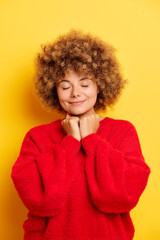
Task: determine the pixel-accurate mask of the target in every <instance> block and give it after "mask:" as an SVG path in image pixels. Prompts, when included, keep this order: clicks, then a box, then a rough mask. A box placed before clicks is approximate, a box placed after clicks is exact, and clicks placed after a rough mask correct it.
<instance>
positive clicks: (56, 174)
mask: <svg viewBox="0 0 160 240" xmlns="http://www.w3.org/2000/svg"><path fill="white" fill-rule="evenodd" d="M48 144H49V143H48ZM79 149H80V142H79V141H78V140H77V139H75V138H74V137H72V136H71V135H66V136H64V138H63V139H62V141H61V143H60V144H53V146H52V148H51V149H50V150H45V151H43V152H41V151H40V150H39V148H38V146H37V145H36V142H35V140H33V138H32V136H31V134H30V133H29V132H28V133H27V134H26V136H25V138H24V140H23V143H22V146H21V151H20V154H19V157H18V159H17V161H16V162H15V164H14V165H13V167H12V173H11V178H12V180H13V182H14V185H15V188H16V190H17V192H18V194H19V196H20V198H21V200H22V201H23V203H24V205H25V206H26V207H27V208H28V209H29V210H30V212H31V213H32V214H34V215H37V216H46V217H48V216H54V215H57V214H58V213H59V212H60V211H61V209H62V207H63V206H64V204H65V201H66V199H67V194H68V192H69V187H70V185H71V181H72V178H73V173H74V168H75V167H76V159H75V156H76V155H77V154H78V152H79Z"/></svg>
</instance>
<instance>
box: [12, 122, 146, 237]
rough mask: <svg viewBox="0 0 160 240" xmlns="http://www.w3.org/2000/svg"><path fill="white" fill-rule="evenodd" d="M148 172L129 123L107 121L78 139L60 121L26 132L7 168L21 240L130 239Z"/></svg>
mask: <svg viewBox="0 0 160 240" xmlns="http://www.w3.org/2000/svg"><path fill="white" fill-rule="evenodd" d="M149 174H150V168H149V167H148V165H147V164H146V163H145V161H144V157H143V154H142V151H141V147H140V143H139V139H138V135H137V132H136V129H135V127H134V126H133V124H132V123H130V122H129V121H126V120H119V119H112V118H109V117H106V118H104V119H103V120H101V121H100V126H99V129H98V131H97V133H92V134H90V135H88V136H86V137H84V138H83V139H82V140H81V141H78V140H77V139H75V138H74V137H72V136H71V135H66V134H65V133H64V131H63V128H62V127H61V119H58V120H56V121H54V122H51V123H49V124H44V125H40V126H36V127H34V128H32V129H30V130H29V131H28V132H27V134H26V136H25V138H24V140H23V143H22V147H21V151H20V154H19V157H18V159H17V161H16V162H15V164H14V165H13V167H12V174H11V177H12V180H13V182H14V185H15V188H16V189H17V192H18V194H19V196H20V198H21V200H22V201H23V203H24V205H25V206H26V207H27V208H28V210H29V212H28V219H27V220H26V221H25V222H24V224H23V228H24V231H25V234H24V240H131V239H132V238H133V235H134V226H133V224H132V220H131V217H130V213H129V212H130V210H131V209H132V208H134V207H135V206H136V204H137V203H138V201H139V198H140V196H141V194H142V192H143V191H144V189H145V187H146V184H147V181H148V177H149Z"/></svg>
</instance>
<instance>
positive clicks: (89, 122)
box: [80, 113, 99, 139]
mask: <svg viewBox="0 0 160 240" xmlns="http://www.w3.org/2000/svg"><path fill="white" fill-rule="evenodd" d="M98 128H99V115H98V114H95V113H91V114H89V115H87V116H84V117H83V116H82V117H80V136H81V139H82V138H84V137H86V136H88V135H89V134H91V133H96V132H97V130H98Z"/></svg>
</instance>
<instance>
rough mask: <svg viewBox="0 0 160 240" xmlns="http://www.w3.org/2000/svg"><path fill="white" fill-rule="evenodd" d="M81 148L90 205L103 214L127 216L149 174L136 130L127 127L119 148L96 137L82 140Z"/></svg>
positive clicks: (91, 135) (92, 136) (130, 125)
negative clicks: (84, 157) (84, 155)
mask: <svg viewBox="0 0 160 240" xmlns="http://www.w3.org/2000/svg"><path fill="white" fill-rule="evenodd" d="M82 146H83V149H84V151H85V153H86V161H85V171H86V176H87V182H88V186H89V192H90V197H91V200H92V202H93V203H94V204H95V206H96V207H97V208H98V209H99V210H100V211H102V212H106V213H123V212H129V211H130V210H131V209H132V208H133V207H135V205H136V204H137V203H138V200H139V198H140V195H141V194H142V192H143V191H144V189H145V187H146V184H147V181H148V177H149V174H150V168H149V167H148V165H147V164H146V163H145V161H144V157H143V155H142V152H141V147H140V143H139V139H138V135H137V132H136V129H135V127H134V126H133V125H132V124H131V123H130V124H129V127H128V128H127V131H126V133H125V134H123V136H122V137H121V139H120V146H119V147H118V148H115V147H114V146H113V144H111V143H110V142H108V141H107V140H106V139H104V138H101V137H100V136H99V135H98V134H97V133H92V134H90V135H88V136H86V137H84V138H83V139H82Z"/></svg>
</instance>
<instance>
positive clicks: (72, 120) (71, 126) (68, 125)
mask: <svg viewBox="0 0 160 240" xmlns="http://www.w3.org/2000/svg"><path fill="white" fill-rule="evenodd" d="M61 126H62V127H63V129H64V131H65V133H66V134H67V135H72V136H73V137H74V138H76V139H77V140H78V141H80V140H81V136H80V131H79V117H73V116H71V115H69V114H68V113H67V116H66V118H65V119H64V120H62V121H61Z"/></svg>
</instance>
